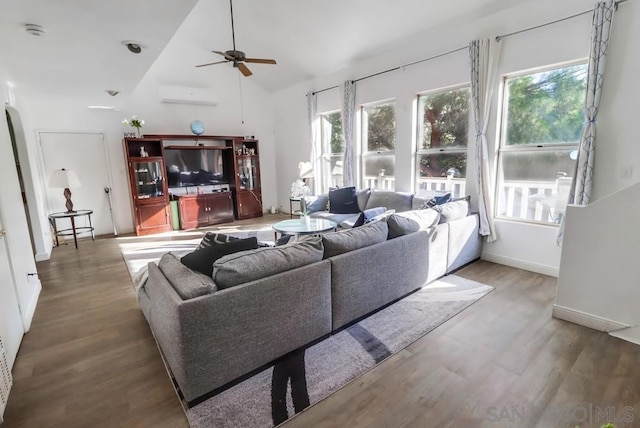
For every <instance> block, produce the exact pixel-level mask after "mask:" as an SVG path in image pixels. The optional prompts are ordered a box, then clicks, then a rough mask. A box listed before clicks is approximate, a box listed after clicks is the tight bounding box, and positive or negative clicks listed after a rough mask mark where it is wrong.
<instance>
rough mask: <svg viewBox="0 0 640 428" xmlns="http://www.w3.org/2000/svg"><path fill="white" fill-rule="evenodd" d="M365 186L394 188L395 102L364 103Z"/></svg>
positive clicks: (363, 169) (362, 109) (362, 114)
mask: <svg viewBox="0 0 640 428" xmlns="http://www.w3.org/2000/svg"><path fill="white" fill-rule="evenodd" d="M361 118H362V171H363V174H362V175H363V180H362V181H363V187H370V188H373V189H385V190H395V152H394V151H395V146H396V110H395V102H393V101H391V102H381V103H376V104H370V105H367V106H363V107H361Z"/></svg>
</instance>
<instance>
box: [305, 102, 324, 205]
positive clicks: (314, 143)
mask: <svg viewBox="0 0 640 428" xmlns="http://www.w3.org/2000/svg"><path fill="white" fill-rule="evenodd" d="M307 117H308V121H309V138H310V140H311V152H310V153H309V161H310V162H311V166H312V168H313V175H314V177H313V180H312V182H311V186H310V188H311V193H312V194H314V195H316V194H318V193H320V189H319V188H318V186H319V184H320V180H319V179H318V178H319V177H320V174H319V171H320V164H319V155H320V153H322V151H321V147H320V144H321V142H320V138H319V136H318V120H317V119H318V94H316V93H314V92H308V93H307Z"/></svg>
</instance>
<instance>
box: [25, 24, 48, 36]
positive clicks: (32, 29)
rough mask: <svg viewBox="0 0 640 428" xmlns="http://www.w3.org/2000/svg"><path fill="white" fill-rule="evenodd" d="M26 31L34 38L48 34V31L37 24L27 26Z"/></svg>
mask: <svg viewBox="0 0 640 428" xmlns="http://www.w3.org/2000/svg"><path fill="white" fill-rule="evenodd" d="M24 30H25V31H26V32H27V33H29V34H31V35H33V36H42V35H43V34H44V33H46V32H47V30H45V29H44V28H43V27H42V26H40V25H37V24H25V26H24Z"/></svg>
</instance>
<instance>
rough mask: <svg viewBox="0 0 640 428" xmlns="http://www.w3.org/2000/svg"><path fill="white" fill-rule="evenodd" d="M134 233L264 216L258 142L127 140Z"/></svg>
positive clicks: (150, 137) (153, 137) (173, 138)
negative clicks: (176, 223)
mask: <svg viewBox="0 0 640 428" xmlns="http://www.w3.org/2000/svg"><path fill="white" fill-rule="evenodd" d="M124 147H125V154H126V157H127V166H128V169H129V183H130V190H131V199H132V203H133V213H134V214H133V217H134V224H135V231H136V235H148V234H152V233H161V232H168V231H171V230H172V229H173V227H172V219H171V216H172V210H171V208H170V207H171V203H173V202H174V201H175V204H177V207H178V209H177V210H175V209H174V210H173V215H176V214H177V215H178V217H179V224H180V229H192V228H196V227H202V226H209V225H213V224H219V223H227V222H231V221H233V220H234V219H238V220H242V219H248V218H254V217H260V216H262V213H263V209H262V190H261V182H260V156H259V147H258V140H255V139H245V138H244V137H234V136H212V135H201V136H193V135H145V136H144V137H143V138H125V139H124Z"/></svg>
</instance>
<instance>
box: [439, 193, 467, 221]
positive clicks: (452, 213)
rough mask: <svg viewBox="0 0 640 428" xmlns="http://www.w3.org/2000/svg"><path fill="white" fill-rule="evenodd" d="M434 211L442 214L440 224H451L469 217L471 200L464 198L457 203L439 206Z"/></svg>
mask: <svg viewBox="0 0 640 428" xmlns="http://www.w3.org/2000/svg"><path fill="white" fill-rule="evenodd" d="M433 209H434V210H436V211H438V212H439V213H440V223H449V222H451V221H454V220H458V219H460V218H464V217H466V216H468V215H469V200H468V199H467V198H464V199H460V200H457V201H455V202H447V203H446V204H442V205H437V206H435V207H433Z"/></svg>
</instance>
